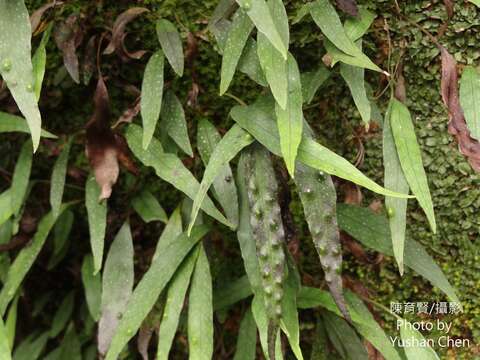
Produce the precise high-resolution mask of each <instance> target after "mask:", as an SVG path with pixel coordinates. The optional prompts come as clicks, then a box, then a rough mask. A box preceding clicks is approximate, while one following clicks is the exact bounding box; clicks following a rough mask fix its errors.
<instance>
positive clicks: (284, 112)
mask: <svg viewBox="0 0 480 360" xmlns="http://www.w3.org/2000/svg"><path fill="white" fill-rule="evenodd" d="M287 73H288V80H287V83H288V99H287V104H286V107H285V109H282V108H281V107H280V106H279V105H278V103H275V114H276V117H277V127H278V134H279V136H280V149H281V151H282V155H283V159H284V160H285V164H286V165H287V170H288V172H289V174H290V176H292V177H294V174H295V160H296V158H297V152H298V147H299V146H300V141H301V140H302V130H303V110H302V105H303V98H302V83H301V79H300V71H299V70H298V65H297V62H296V61H295V58H294V57H293V56H292V55H291V54H288V60H287Z"/></svg>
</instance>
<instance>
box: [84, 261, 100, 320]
mask: <svg viewBox="0 0 480 360" xmlns="http://www.w3.org/2000/svg"><path fill="white" fill-rule="evenodd" d="M82 283H83V289H84V291H85V299H86V300H87V307H88V311H89V312H90V315H91V316H92V319H93V320H95V321H98V320H100V315H101V311H102V278H101V275H100V273H97V274H95V275H94V268H93V256H92V254H87V255H85V257H84V258H83V263H82Z"/></svg>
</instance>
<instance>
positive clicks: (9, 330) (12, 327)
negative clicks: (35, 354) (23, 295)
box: [5, 294, 20, 349]
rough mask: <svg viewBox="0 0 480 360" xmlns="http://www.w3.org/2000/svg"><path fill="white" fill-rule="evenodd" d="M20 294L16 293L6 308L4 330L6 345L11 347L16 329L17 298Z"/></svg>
mask: <svg viewBox="0 0 480 360" xmlns="http://www.w3.org/2000/svg"><path fill="white" fill-rule="evenodd" d="M19 298H20V294H17V296H16V297H15V299H14V300H13V302H12V303H11V304H10V307H9V309H8V313H7V318H6V321H5V330H6V334H7V339H8V347H9V348H10V349H13V345H14V343H15V334H16V332H17V331H16V330H17V310H18V299H19Z"/></svg>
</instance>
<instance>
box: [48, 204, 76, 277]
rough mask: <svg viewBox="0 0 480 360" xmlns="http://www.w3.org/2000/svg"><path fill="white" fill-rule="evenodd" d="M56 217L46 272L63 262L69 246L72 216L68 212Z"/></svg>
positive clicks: (71, 213) (70, 212)
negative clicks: (51, 249) (51, 248)
mask: <svg viewBox="0 0 480 360" xmlns="http://www.w3.org/2000/svg"><path fill="white" fill-rule="evenodd" d="M52 213H53V210H52ZM54 216H55V215H54ZM57 217H58V218H59V219H58V221H57V222H56V223H55V227H54V229H53V251H52V254H51V256H50V260H49V261H48V267H47V269H48V270H51V269H53V268H54V267H55V266H57V264H58V263H59V262H60V261H62V260H63V258H64V257H65V256H66V254H67V251H68V247H69V244H70V232H71V231H72V226H73V219H74V214H73V212H72V211H70V210H68V211H64V212H63V213H62V214H61V215H59V216H57Z"/></svg>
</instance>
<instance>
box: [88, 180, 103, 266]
mask: <svg viewBox="0 0 480 360" xmlns="http://www.w3.org/2000/svg"><path fill="white" fill-rule="evenodd" d="M99 196H100V188H99V187H98V184H97V182H96V181H95V177H93V176H89V177H88V179H87V182H86V184H85V206H86V208H87V217H88V230H89V233H90V245H91V247H92V254H93V262H94V269H95V273H97V272H98V271H99V270H100V269H101V268H102V260H103V246H104V240H105V230H106V228H107V202H106V201H102V202H99V201H98V197H99Z"/></svg>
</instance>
